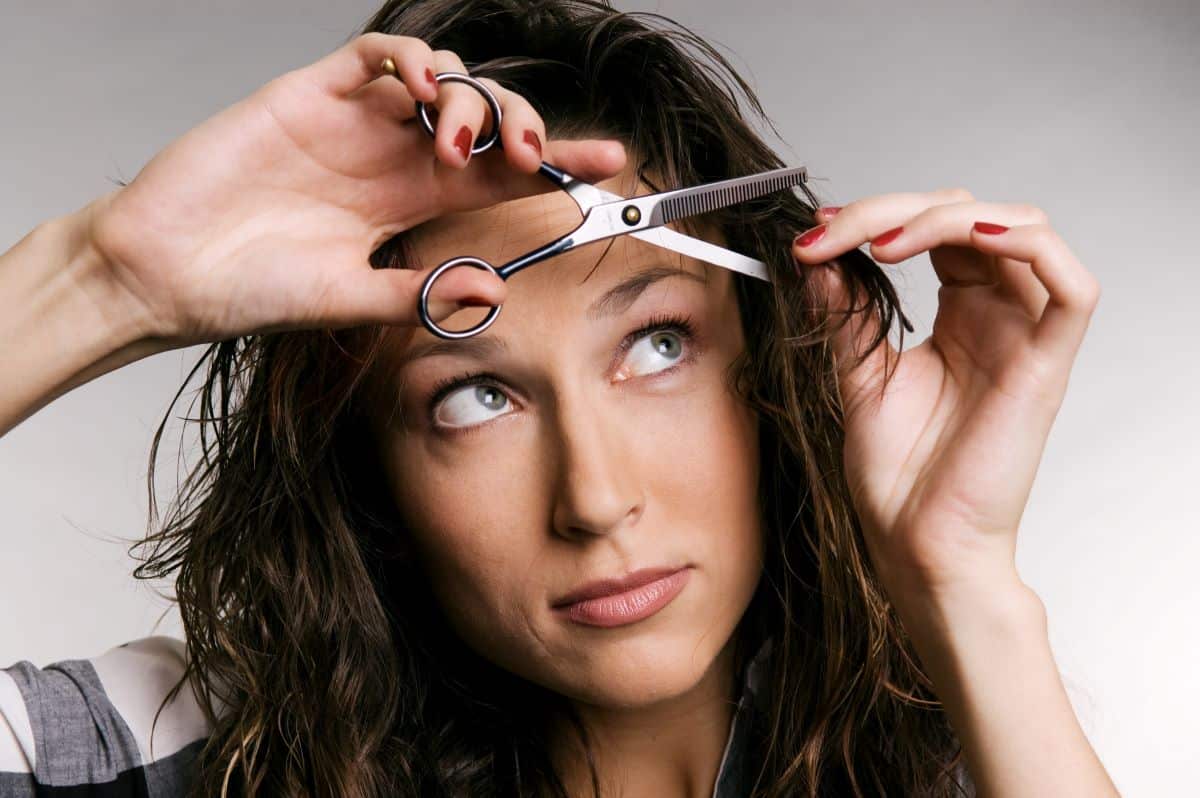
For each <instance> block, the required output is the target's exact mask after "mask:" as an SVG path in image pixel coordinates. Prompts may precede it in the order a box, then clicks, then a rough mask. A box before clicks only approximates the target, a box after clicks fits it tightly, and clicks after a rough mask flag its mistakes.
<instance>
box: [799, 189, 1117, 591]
mask: <svg viewBox="0 0 1200 798" xmlns="http://www.w3.org/2000/svg"><path fill="white" fill-rule="evenodd" d="M825 220H828V221H825ZM818 221H825V224H822V225H819V226H818V227H815V228H813V230H812V231H809V234H808V238H809V244H808V246H801V245H800V243H801V240H802V239H803V238H804V237H803V236H799V237H797V243H796V244H795V245H793V248H792V251H793V254H794V255H795V257H796V259H797V260H798V261H799V262H800V263H801V264H809V265H808V266H806V268H810V269H815V270H816V271H815V275H813V276H819V279H820V280H821V283H820V284H821V286H822V287H823V290H825V291H826V292H827V296H829V298H830V302H831V305H832V306H834V307H838V308H846V307H850V305H849V297H848V296H847V295H846V294H847V292H846V289H845V286H844V284H843V283H842V281H841V280H840V278H839V276H838V274H837V271H836V268H835V267H827V266H822V265H819V264H825V263H826V262H828V261H831V260H834V259H835V258H836V257H837V256H838V255H840V254H842V253H844V252H846V251H849V250H851V249H854V248H857V247H859V246H861V245H862V244H863V243H866V242H868V241H870V242H871V255H872V257H874V259H875V260H876V261H879V262H882V263H897V262H900V261H903V260H905V259H907V258H911V257H913V256H914V255H917V254H918V253H920V252H923V251H925V250H929V256H930V260H931V261H932V263H933V268H934V271H936V272H937V275H938V277H939V279H940V280H941V283H942V286H941V288H940V289H939V291H938V310H937V316H936V318H935V319H934V323H933V333H932V335H930V337H929V338H928V339H926V340H925V341H923V342H922V343H921V344H920V345H918V346H915V347H912V348H910V349H907V350H906V351H904V352H903V353H897V352H896V351H895V349H894V348H893V347H891V346H890V344H888V343H887V342H886V341H885V342H884V344H883V345H882V346H880V347H879V348H878V349H877V350H875V351H874V352H872V353H871V355H870V357H869V358H868V359H867V360H865V361H864V362H863V363H862V364H861V365H860V366H859V367H858V368H857V369H853V370H849V369H847V368H845V367H844V366H842V365H839V385H840V388H841V391H842V398H843V407H844V410H845V468H846V477H847V480H848V484H849V486H850V489H851V492H852V496H853V501H854V504H855V508H856V509H857V511H858V513H859V516H860V518H861V520H862V522H863V526H864V534H865V536H866V540H867V545H868V549H869V553H870V556H871V558H872V561H873V562H874V564H875V567H876V570H877V572H878V574H879V576H880V579H881V580H882V581H883V583H884V586H885V588H886V589H887V590H888V592H889V595H890V596H891V597H892V599H893V600H896V599H898V598H908V597H918V598H921V599H929V598H931V597H932V598H937V597H942V596H946V595H951V594H952V595H955V596H961V594H962V593H963V592H964V591H966V592H967V593H971V594H979V593H981V592H986V591H991V590H1003V589H1009V588H1011V587H1013V586H1014V585H1020V584H1021V583H1020V580H1019V579H1018V578H1017V574H1016V564H1015V549H1016V536H1017V529H1018V526H1019V524H1020V521H1021V515H1022V513H1023V511H1024V508H1025V504H1026V501H1027V500H1028V497H1029V491H1030V488H1031V486H1032V484H1033V478H1034V475H1035V474H1036V473H1037V467H1038V462H1039V461H1040V460H1041V457H1042V451H1043V448H1044V446H1045V443H1046V438H1047V436H1048V434H1049V431H1050V426H1051V424H1052V423H1053V421H1054V417H1055V415H1056V414H1057V413H1058V408H1059V406H1060V405H1061V404H1062V399H1063V395H1064V393H1065V391H1066V387H1067V379H1068V376H1069V375H1070V372H1071V365H1072V363H1073V361H1074V359H1075V354H1076V352H1077V351H1078V349H1079V345H1080V342H1081V341H1082V339H1083V335H1084V332H1085V331H1086V329H1087V326H1088V322H1089V320H1090V318H1091V315H1092V311H1093V310H1094V308H1095V307H1096V303H1097V301H1098V299H1099V296H1100V289H1099V284H1098V283H1097V282H1096V280H1095V278H1094V277H1093V276H1092V275H1091V274H1090V273H1089V272H1088V271H1087V269H1085V268H1084V267H1083V265H1081V264H1080V263H1079V261H1078V260H1076V258H1075V256H1074V255H1073V254H1072V253H1071V250H1070V249H1069V248H1068V247H1067V245H1066V244H1065V243H1064V242H1063V240H1062V239H1061V238H1060V237H1059V236H1058V234H1057V233H1056V232H1055V231H1054V230H1053V229H1052V228H1051V227H1050V225H1049V224H1048V222H1047V218H1046V214H1045V213H1044V212H1043V211H1041V210H1040V209H1039V208H1036V207H1034V206H1031V205H1021V204H1001V203H988V202H978V201H976V200H975V198H974V197H973V196H972V195H971V194H970V193H969V192H967V191H965V190H961V189H955V190H943V191H935V192H931V193H900V194H884V195H880V196H874V197H869V198H866V199H862V200H859V201H857V202H853V203H851V204H849V205H847V206H846V207H845V208H843V209H842V210H841V211H840V212H839V213H837V214H836V215H834V216H832V217H827V216H824V215H819V216H818ZM976 222H980V223H990V224H993V225H996V224H999V225H1006V226H1008V228H1009V229H1007V230H1006V231H1003V232H1000V233H998V234H989V233H987V232H981V231H980V230H979V228H977V227H975V224H976ZM822 229H824V233H823V234H819V233H817V231H819V230H822ZM895 230H899V231H900V232H899V233H898V235H892V236H889V235H887V234H888V233H893V232H894V231H895ZM813 239H816V240H815V241H814V240H813ZM881 239H883V240H881ZM869 321H871V322H874V323H875V325H876V326H872V325H871V324H868V323H865V320H864V319H863V318H862V317H861V314H860V315H859V317H857V318H855V319H854V320H853V321H852V322H851V323H849V324H848V325H847V326H846V327H844V328H843V330H842V332H841V333H840V334H839V335H838V336H837V339H836V340H835V341H834V346H835V356H836V357H837V360H838V363H839V364H847V363H849V361H850V360H851V356H852V355H853V354H854V352H856V351H857V352H861V351H863V350H864V349H865V348H866V347H865V342H866V341H869V340H871V338H872V337H873V336H874V334H875V332H876V330H877V329H878V327H877V324H878V321H877V320H876V319H871V320H869ZM885 347H886V349H887V351H886V352H885ZM885 357H886V358H888V362H889V363H890V364H891V365H892V366H894V367H895V373H894V374H892V375H891V380H890V381H889V382H888V384H887V388H886V391H885V392H883V394H882V396H881V394H880V390H879V388H880V385H881V382H882V379H883V372H884V365H885Z"/></svg>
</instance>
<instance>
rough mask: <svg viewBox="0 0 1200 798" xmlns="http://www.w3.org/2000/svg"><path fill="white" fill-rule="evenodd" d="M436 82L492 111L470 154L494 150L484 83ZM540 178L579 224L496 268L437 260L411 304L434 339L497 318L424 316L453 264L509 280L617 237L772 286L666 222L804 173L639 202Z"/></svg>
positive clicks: (495, 133) (760, 271)
mask: <svg viewBox="0 0 1200 798" xmlns="http://www.w3.org/2000/svg"><path fill="white" fill-rule="evenodd" d="M385 67H386V65H385ZM436 78H437V81H438V82H439V83H440V82H442V81H446V80H448V81H454V82H459V83H466V84H467V85H469V86H471V87H472V88H474V89H475V90H476V91H478V92H479V93H480V94H482V95H483V97H484V99H485V100H486V101H487V104H488V107H489V108H490V109H491V112H492V129H491V132H490V133H489V135H488V136H487V137H486V138H484V140H483V141H482V143H476V144H475V145H474V146H472V148H471V152H472V154H474V153H479V152H483V151H484V150H486V149H488V148H489V147H491V146H492V145H495V146H497V147H499V146H500V122H501V111H500V103H499V102H497V101H496V97H495V95H493V94H492V92H491V91H490V90H489V89H488V87H487V86H486V85H484V84H483V83H481V82H479V81H478V80H476V79H475V78H472V77H470V76H469V75H464V74H461V73H458V72H442V73H441V74H439V75H437V76H436ZM416 108H417V115H418V116H419V117H420V119H421V126H422V127H424V128H425V132H426V133H428V134H429V135H430V136H433V135H434V128H433V124H432V123H431V122H430V121H429V114H428V112H427V111H426V109H425V104H424V103H422V102H420V101H418V102H417V103H416ZM538 173H539V174H541V175H542V176H543V177H545V178H546V179H547V180H549V181H550V182H551V183H553V184H554V185H555V186H557V187H558V188H561V189H562V190H563V191H565V192H567V194H569V195H570V196H571V199H573V200H575V203H576V204H577V205H579V211H580V213H582V214H583V221H582V222H580V223H579V226H578V227H576V228H575V229H574V230H572V231H571V232H569V233H567V234H566V235H564V236H562V237H561V238H558V239H556V240H554V241H551V242H550V243H548V244H545V245H543V246H541V247H538V248H537V249H535V250H533V251H531V252H527V253H525V254H524V255H522V256H520V257H519V258H516V259H515V260H511V261H509V262H508V263H506V264H504V265H503V266H500V267H499V268H497V267H495V266H493V265H492V264H490V263H488V262H487V261H485V260H483V259H482V258H475V257H471V256H469V255H463V256H460V257H457V258H451V259H450V260H448V261H446V262H444V263H442V264H441V265H439V266H438V267H437V268H436V269H434V270H433V271H432V272H431V273H430V274H429V276H428V277H426V278H425V282H424V283H423V284H422V286H421V296H420V299H419V301H418V303H417V311H418V313H419V314H420V317H421V323H422V324H424V325H425V327H426V329H428V330H429V331H430V332H431V333H433V334H434V335H436V336H438V337H440V338H452V339H453V338H470V337H471V336H473V335H478V334H479V333H481V332H483V331H484V330H486V329H487V328H488V327H489V326H491V324H492V322H494V321H495V320H496V317H497V316H498V315H499V314H500V308H501V307H502V305H493V306H492V308H491V309H490V310H489V311H488V313H487V315H486V316H485V317H484V318H483V320H482V321H480V322H479V323H478V324H476V325H475V326H474V327H471V328H469V329H466V330H458V331H454V330H446V329H444V328H442V327H439V326H438V325H437V323H436V322H434V320H433V319H432V318H430V316H429V292H430V289H432V288H433V284H434V283H435V282H436V281H437V279H438V278H439V277H441V276H442V275H443V274H445V273H446V272H448V271H449V270H451V269H453V268H456V267H459V266H472V267H474V268H477V269H483V270H485V271H489V272H491V273H492V274H495V275H496V276H497V277H499V278H500V279H501V280H507V279H508V278H509V277H511V276H512V275H514V274H516V273H517V272H519V271H521V270H522V269H524V268H527V267H529V266H532V265H533V264H535V263H538V262H540V261H543V260H546V259H547V258H552V257H554V256H555V255H561V254H562V253H564V252H568V251H570V250H572V249H574V248H575V247H579V246H583V245H584V244H591V243H593V242H596V241H600V240H603V239H605V238H613V237H615V236H619V235H631V236H633V237H635V238H639V239H641V240H643V241H646V242H647V243H650V244H654V245H655V246H659V247H663V248H665V249H669V250H671V251H673V252H678V253H680V254H682V255H687V256H689V257H692V258H695V259H697V260H702V261H704V262H706V263H712V264H714V265H716V266H722V267H724V268H726V269H731V270H733V271H735V272H741V273H742V274H748V275H750V276H752V277H757V278H759V279H760V280H766V281H767V282H770V280H771V278H770V277H769V276H768V274H767V265H766V264H765V263H763V262H762V261H760V260H756V259H754V258H750V257H747V256H745V255H741V254H739V253H737V252H733V251H732V250H728V249H725V248H723V247H719V246H717V245H716V244H711V243H709V242H707V241H702V240H701V239H698V238H693V237H691V236H687V235H684V234H682V233H679V232H676V231H675V230H672V229H670V228H668V227H664V226H663V225H666V224H667V223H668V222H672V221H675V220H676V219H683V218H686V217H689V216H696V215H699V214H702V213H706V212H708V211H712V210H716V209H717V208H724V207H726V206H728V205H734V204H736V203H739V202H745V201H746V200H750V199H754V198H755V197H760V196H763V195H764V194H769V193H771V192H772V191H780V190H782V189H785V188H791V187H792V186H796V185H799V184H801V183H803V182H805V181H806V180H807V179H808V171H807V170H806V169H805V168H804V167H803V166H798V167H788V168H783V169H772V170H771V171H768V172H761V173H759V174H755V175H747V176H746V177H736V178H733V179H731V180H719V181H717V182H714V183H705V184H704V185H700V186H692V187H690V188H681V189H676V190H673V191H663V192H659V193H657V194H646V195H643V196H639V197H629V198H626V197H622V196H619V195H617V194H613V193H611V192H608V191H604V190H603V189H600V188H597V187H596V186H593V185H592V184H591V183H586V182H584V181H582V180H579V179H577V178H575V177H572V176H571V175H569V174H567V173H566V172H564V171H563V170H561V169H559V168H557V167H554V166H551V165H550V164H548V163H546V162H545V161H542V164H541V166H539V167H538Z"/></svg>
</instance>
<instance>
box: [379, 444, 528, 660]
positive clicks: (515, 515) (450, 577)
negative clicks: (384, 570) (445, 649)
mask: <svg viewBox="0 0 1200 798" xmlns="http://www.w3.org/2000/svg"><path fill="white" fill-rule="evenodd" d="M391 457H392V461H391V466H390V468H389V471H390V472H391V474H390V477H389V479H390V483H391V488H392V494H393V496H394V498H395V501H396V503H397V507H398V508H399V511H400V517H401V519H402V521H403V523H404V526H405V530H404V534H406V535H407V536H408V538H409V539H410V540H411V541H412V543H413V545H414V546H415V547H416V550H417V554H418V559H419V560H420V562H421V563H422V566H423V568H424V570H425V572H426V574H427V575H428V579H429V582H430V585H431V586H432V589H433V591H434V598H435V599H436V600H437V602H438V604H439V605H440V606H441V607H442V609H443V611H444V612H445V614H446V617H447V619H448V620H449V621H450V623H451V625H452V626H453V627H454V629H455V631H456V632H457V633H458V635H459V636H460V637H461V638H463V640H464V641H466V642H467V643H468V644H470V645H472V647H473V648H475V649H476V650H478V651H481V652H487V654H488V656H489V658H492V659H504V657H499V658H498V657H497V654H498V653H499V652H502V651H504V650H506V649H508V648H511V647H512V645H513V642H512V641H513V640H514V639H516V638H517V637H518V635H520V634H521V633H522V631H523V630H524V629H525V628H526V626H527V624H526V623H525V622H524V619H523V616H522V614H521V612H520V609H521V607H522V598H521V596H522V595H523V594H524V593H527V592H528V590H529V584H528V582H527V581H525V578H524V576H522V577H521V579H515V578H514V577H515V576H518V575H527V574H530V573H535V574H536V573H537V572H538V571H537V568H536V559H537V557H538V552H539V550H538V547H537V541H536V540H534V539H533V538H532V537H531V536H530V535H529V529H530V528H531V527H530V519H533V518H536V517H537V516H536V515H535V512H536V509H535V507H534V506H533V501H532V499H531V497H530V490H529V483H528V481H527V480H522V479H521V478H520V474H518V473H517V472H516V471H515V470H514V469H507V468H503V467H498V466H497V465H496V464H495V463H493V462H492V461H491V459H490V458H478V457H476V458H472V459H469V460H466V461H464V462H456V463H445V462H442V461H441V460H440V459H438V458H435V457H432V456H431V455H429V454H422V453H420V452H415V453H414V452H411V451H406V450H405V447H404V446H403V445H401V446H397V447H396V448H395V449H394V450H393V452H392V454H391ZM414 461H416V462H414ZM499 497H503V500H500V498H499Z"/></svg>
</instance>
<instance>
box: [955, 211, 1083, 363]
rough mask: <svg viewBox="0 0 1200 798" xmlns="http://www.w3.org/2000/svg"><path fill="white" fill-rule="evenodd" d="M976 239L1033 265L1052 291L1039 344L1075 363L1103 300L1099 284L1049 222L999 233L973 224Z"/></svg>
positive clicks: (989, 248)
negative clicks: (979, 228)
mask: <svg viewBox="0 0 1200 798" xmlns="http://www.w3.org/2000/svg"><path fill="white" fill-rule="evenodd" d="M971 239H972V244H973V245H974V246H975V247H977V248H978V249H979V250H980V251H982V252H990V253H992V254H995V255H999V256H1002V257H1006V258H1011V259H1013V260H1016V261H1023V262H1025V263H1028V264H1029V266H1030V270H1031V271H1032V272H1033V274H1034V275H1036V276H1037V279H1038V280H1039V281H1041V284H1042V285H1043V286H1045V288H1046V291H1047V292H1048V295H1049V296H1048V298H1047V300H1046V306H1045V309H1044V310H1043V311H1042V314H1041V318H1040V319H1039V320H1038V322H1037V326H1036V327H1034V344H1035V346H1037V348H1039V349H1040V350H1042V351H1043V352H1046V353H1047V354H1048V355H1050V356H1051V357H1052V358H1053V359H1054V361H1053V362H1056V363H1060V364H1066V363H1070V362H1071V361H1073V360H1074V358H1075V353H1076V352H1077V351H1078V350H1079V345H1080V343H1082V341H1083V336H1084V333H1085V332H1087V327H1088V324H1089V322H1090V321H1091V317H1092V312H1093V311H1094V310H1095V308H1096V304H1097V303H1098V302H1099V301H1100V284H1099V282H1097V280H1096V278H1095V277H1093V276H1092V274H1091V272H1089V271H1088V270H1087V269H1086V268H1084V266H1083V264H1082V263H1080V262H1079V260H1078V259H1077V258H1076V257H1075V255H1074V253H1072V252H1071V250H1070V248H1069V247H1068V246H1067V244H1066V242H1064V241H1063V240H1062V238H1061V237H1060V236H1059V235H1058V233H1057V232H1055V231H1054V229H1053V228H1052V227H1050V225H1048V224H1030V225H1021V226H1017V227H1011V228H1009V229H1008V230H1007V231H1006V232H1003V233H999V234H988V233H981V232H979V231H977V230H974V228H972V232H971Z"/></svg>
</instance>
